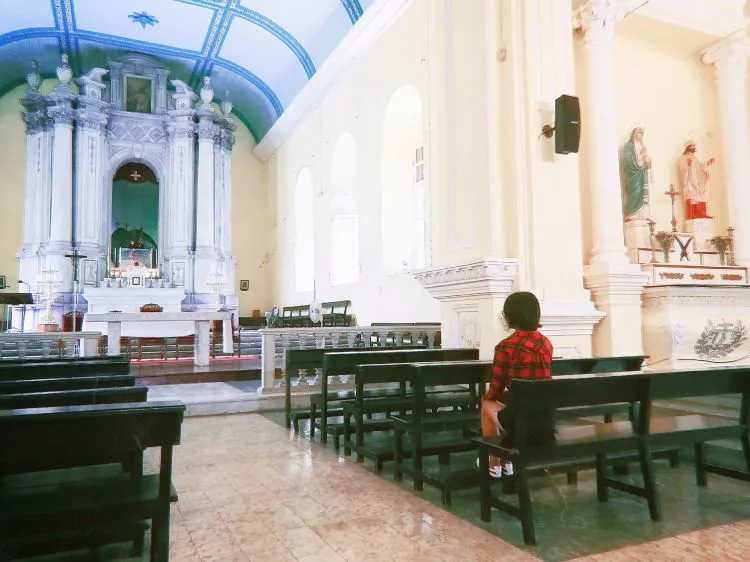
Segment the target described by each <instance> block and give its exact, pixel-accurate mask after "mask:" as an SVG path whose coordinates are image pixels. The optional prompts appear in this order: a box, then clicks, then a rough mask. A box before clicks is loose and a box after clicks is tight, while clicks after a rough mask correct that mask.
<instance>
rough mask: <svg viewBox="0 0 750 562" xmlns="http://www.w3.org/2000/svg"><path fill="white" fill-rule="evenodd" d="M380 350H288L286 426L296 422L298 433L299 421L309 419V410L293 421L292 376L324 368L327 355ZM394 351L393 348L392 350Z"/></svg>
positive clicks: (286, 352) (295, 427)
mask: <svg viewBox="0 0 750 562" xmlns="http://www.w3.org/2000/svg"><path fill="white" fill-rule="evenodd" d="M379 349H380V348H374V349H371V348H365V347H363V346H361V347H323V348H319V349H287V350H286V351H285V363H286V368H285V369H284V383H285V389H284V411H285V413H286V426H287V427H291V426H292V421H294V430H295V431H298V425H297V423H298V421H299V420H300V419H307V418H309V417H310V416H309V410H308V411H307V412H300V413H298V414H297V415H296V416H295V419H294V420H292V417H293V416H292V376H293V375H297V374H298V373H299V372H300V371H302V370H306V371H307V372H308V373H309V372H310V371H313V372H314V370H315V369H322V368H323V356H324V355H325V354H326V353H342V352H346V351H378V350H379ZM391 349H393V348H391ZM398 349H425V346H423V345H409V346H404V347H400V348H398Z"/></svg>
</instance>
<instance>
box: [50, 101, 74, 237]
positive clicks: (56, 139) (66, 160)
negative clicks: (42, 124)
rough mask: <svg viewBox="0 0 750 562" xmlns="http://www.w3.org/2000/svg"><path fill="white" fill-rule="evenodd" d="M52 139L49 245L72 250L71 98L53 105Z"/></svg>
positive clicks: (51, 109)
mask: <svg viewBox="0 0 750 562" xmlns="http://www.w3.org/2000/svg"><path fill="white" fill-rule="evenodd" d="M50 117H51V118H52V120H53V122H54V129H53V131H54V133H53V134H54V136H53V140H52V209H53V212H52V216H51V217H50V241H49V247H50V249H56V250H62V251H68V250H70V245H71V239H72V234H73V118H74V113H73V110H72V107H71V98H62V99H58V100H57V104H56V105H54V106H53V107H52V108H50Z"/></svg>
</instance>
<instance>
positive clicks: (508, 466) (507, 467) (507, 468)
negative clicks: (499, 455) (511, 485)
mask: <svg viewBox="0 0 750 562" xmlns="http://www.w3.org/2000/svg"><path fill="white" fill-rule="evenodd" d="M498 468H499V467H498ZM502 472H503V475H505V476H513V463H512V462H510V461H508V462H506V463H505V464H504V465H503V471H502Z"/></svg>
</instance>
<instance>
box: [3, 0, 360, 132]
mask: <svg viewBox="0 0 750 562" xmlns="http://www.w3.org/2000/svg"><path fill="white" fill-rule="evenodd" d="M374 1H375V0H0V96H1V95H2V94H4V93H5V92H7V91H8V90H9V89H11V88H13V87H15V86H17V85H19V84H21V83H23V81H24V77H25V75H26V73H27V72H28V70H29V67H30V61H31V60H32V59H36V60H37V61H38V62H39V66H40V73H41V74H42V76H43V77H45V78H46V77H54V75H55V67H56V66H57V64H58V62H59V59H60V54H61V53H63V52H64V53H68V55H69V57H70V60H71V65H72V67H73V71H74V73H75V75H76V76H78V75H79V74H81V73H84V72H87V71H88V70H89V69H91V68H92V67H95V66H100V67H106V66H107V61H108V60H109V59H114V58H117V57H119V56H121V55H124V54H126V53H132V52H137V53H144V54H148V55H151V56H155V57H157V58H158V59H160V60H161V61H162V62H163V63H164V64H165V66H167V67H168V68H169V70H170V77H171V78H177V79H180V80H183V81H184V82H187V83H189V84H190V85H191V86H193V88H194V89H196V90H197V89H199V87H200V83H201V81H202V79H203V77H204V76H210V77H211V82H212V84H213V86H214V90H215V91H216V97H217V98H218V99H219V100H221V99H223V98H224V95H225V92H228V93H229V98H230V99H231V101H232V102H233V103H234V107H235V110H234V112H235V114H236V115H237V116H238V117H239V118H240V119H241V120H242V121H243V122H244V123H245V124H246V125H247V127H248V128H249V129H250V131H251V133H252V134H253V136H254V137H255V139H256V141H259V140H260V139H262V138H263V136H264V135H265V134H266V132H267V131H268V130H269V129H270V128H271V126H272V125H273V124H274V122H275V121H276V120H277V119H278V118H279V117H280V116H281V114H282V113H283V112H284V109H285V108H286V107H288V106H289V104H290V103H291V102H292V100H293V99H294V97H295V96H296V95H297V94H298V93H299V92H300V90H301V89H302V88H303V87H304V86H305V84H306V83H307V82H308V81H309V80H310V79H311V78H312V76H313V75H314V74H315V72H316V71H317V69H318V68H320V65H321V64H323V62H324V61H325V59H326V58H327V57H328V55H329V54H330V53H331V51H333V49H334V48H335V47H336V45H338V43H339V42H340V41H341V40H342V39H343V37H344V36H345V35H346V33H347V32H348V31H349V30H350V29H351V27H352V26H353V25H354V24H355V23H356V22H357V20H358V19H359V18H360V17H361V16H362V14H363V13H364V11H365V10H367V8H368V7H369V6H370V5H371V4H372V3H373V2H374Z"/></svg>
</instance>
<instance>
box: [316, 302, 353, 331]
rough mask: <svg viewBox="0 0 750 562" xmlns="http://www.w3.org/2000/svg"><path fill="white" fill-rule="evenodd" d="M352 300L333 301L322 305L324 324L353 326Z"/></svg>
mask: <svg viewBox="0 0 750 562" xmlns="http://www.w3.org/2000/svg"><path fill="white" fill-rule="evenodd" d="M351 306H352V301H350V300H345V301H331V302H324V303H321V305H320V310H321V312H322V321H323V326H351V325H352V316H351V314H350V311H349V307H351Z"/></svg>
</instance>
